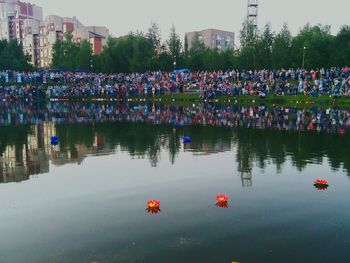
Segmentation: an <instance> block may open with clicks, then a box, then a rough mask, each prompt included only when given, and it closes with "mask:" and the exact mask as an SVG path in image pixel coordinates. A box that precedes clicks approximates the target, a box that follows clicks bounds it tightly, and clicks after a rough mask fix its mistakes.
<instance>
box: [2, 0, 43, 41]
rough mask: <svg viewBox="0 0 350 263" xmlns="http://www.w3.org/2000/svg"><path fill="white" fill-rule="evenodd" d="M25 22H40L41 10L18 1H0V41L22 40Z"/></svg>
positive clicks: (41, 17)
mask: <svg viewBox="0 0 350 263" xmlns="http://www.w3.org/2000/svg"><path fill="white" fill-rule="evenodd" d="M25 20H32V21H36V22H41V21H42V20H43V11H42V8H41V7H39V6H36V5H33V4H30V3H24V2H21V1H19V0H0V39H6V40H8V41H9V40H11V39H17V40H22V37H23V34H24V24H25Z"/></svg>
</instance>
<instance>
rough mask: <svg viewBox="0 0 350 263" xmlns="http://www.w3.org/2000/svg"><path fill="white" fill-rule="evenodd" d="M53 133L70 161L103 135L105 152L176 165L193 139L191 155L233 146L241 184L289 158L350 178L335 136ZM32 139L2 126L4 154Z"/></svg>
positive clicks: (167, 130) (102, 128) (176, 129)
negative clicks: (185, 141)
mask: <svg viewBox="0 0 350 263" xmlns="http://www.w3.org/2000/svg"><path fill="white" fill-rule="evenodd" d="M56 131H57V135H58V136H59V137H60V149H61V150H62V151H69V152H70V155H71V156H77V155H78V151H79V149H77V147H78V145H84V146H85V147H86V148H88V149H91V148H92V147H93V145H94V140H95V135H96V134H101V135H102V136H103V137H104V138H105V145H104V146H103V147H108V148H109V149H108V150H109V151H107V152H109V153H110V152H113V151H114V149H115V148H116V147H119V148H120V149H121V150H122V151H127V152H128V153H129V154H130V155H131V156H133V157H141V158H143V157H147V158H148V159H149V160H150V162H151V164H152V165H153V166H156V165H157V164H158V163H159V160H160V155H161V151H166V152H168V154H169V158H170V161H171V162H172V163H174V162H175V160H176V156H177V155H178V153H179V151H180V149H181V147H182V140H181V137H182V136H184V135H186V136H191V137H192V140H193V143H192V144H191V145H190V146H189V147H190V150H191V151H193V152H195V153H205V154H210V153H216V152H221V151H227V150H230V149H232V146H236V147H235V149H237V150H236V151H237V152H236V161H237V164H238V170H239V172H240V174H241V176H242V178H243V183H244V184H245V185H249V180H248V179H249V178H250V177H251V171H252V165H253V163H254V164H257V165H258V166H259V167H260V168H261V169H264V168H265V167H266V165H267V164H268V163H270V162H271V163H273V164H275V165H276V167H277V169H278V170H279V171H280V170H281V167H282V165H283V164H284V163H285V162H286V160H288V159H290V160H291V162H292V164H293V165H294V166H295V167H297V168H298V169H299V170H303V169H304V168H305V167H306V166H307V164H308V163H310V162H312V163H322V161H323V159H324V157H328V160H329V163H330V165H331V167H332V168H333V169H334V170H337V169H340V168H345V169H346V170H347V171H348V172H349V174H350V159H349V158H348V156H349V154H350V147H349V146H350V138H349V137H341V136H339V135H337V134H326V133H315V132H291V131H278V130H272V129H265V130H258V129H230V128H221V127H212V126H210V127H203V126H173V125H149V124H145V123H137V122H134V123H130V122H113V123H95V124H64V125H63V124H61V125H60V124H58V125H56ZM30 134H31V126H24V125H19V126H8V127H1V128H0V152H1V153H3V152H4V151H5V149H6V147H7V146H16V151H18V152H21V151H22V150H23V149H24V148H23V147H27V146H25V145H26V144H28V141H27V140H28V135H30ZM38 136H39V137H40V136H44V135H43V134H41V135H40V134H39V135H38ZM38 141H39V142H40V141H43V140H38ZM37 147H39V148H40V147H42V146H40V145H38V146H37ZM186 150H187V148H186Z"/></svg>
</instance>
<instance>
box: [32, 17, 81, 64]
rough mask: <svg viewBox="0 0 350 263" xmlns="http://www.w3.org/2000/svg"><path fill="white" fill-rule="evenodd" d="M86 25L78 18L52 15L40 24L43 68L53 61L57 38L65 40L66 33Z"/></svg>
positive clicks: (41, 62)
mask: <svg viewBox="0 0 350 263" xmlns="http://www.w3.org/2000/svg"><path fill="white" fill-rule="evenodd" d="M81 27H84V25H83V24H82V23H80V21H79V20H78V19H77V18H76V17H73V18H68V17H60V16H54V15H50V16H47V17H46V18H45V20H44V21H43V22H42V23H41V25H40V36H39V38H40V41H39V42H40V43H39V46H40V63H39V64H38V65H37V66H39V67H41V68H46V67H49V66H50V65H51V63H52V55H53V46H54V44H55V43H56V41H57V40H61V41H62V40H63V39H64V35H65V34H66V33H72V32H73V31H74V30H76V29H78V28H81Z"/></svg>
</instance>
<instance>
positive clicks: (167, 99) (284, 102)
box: [0, 94, 350, 108]
mask: <svg viewBox="0 0 350 263" xmlns="http://www.w3.org/2000/svg"><path fill="white" fill-rule="evenodd" d="M23 101H25V102H29V101H30V102H83V103H84V102H136V103H145V102H153V103H164V104H165V103H167V104H178V105H186V104H188V103H215V104H224V105H228V104H232V105H268V106H288V107H315V106H318V107H342V108H344V107H349V108H350V98H348V97H339V98H335V97H332V96H331V97H330V96H326V95H322V96H318V97H311V96H305V95H295V96H289V95H287V96H273V95H269V96H267V97H259V96H237V97H229V96H219V97H217V98H215V99H202V98H200V95H199V94H172V95H160V96H154V97H144V96H135V97H125V98H120V97H119V98H117V97H111V96H99V97H92V96H91V97H73V98H67V97H66V98H39V99H36V98H29V99H28V98H26V99H24V98H20V99H2V100H1V102H2V103H6V102H14V103H16V102H23ZM1 102H0V104H1Z"/></svg>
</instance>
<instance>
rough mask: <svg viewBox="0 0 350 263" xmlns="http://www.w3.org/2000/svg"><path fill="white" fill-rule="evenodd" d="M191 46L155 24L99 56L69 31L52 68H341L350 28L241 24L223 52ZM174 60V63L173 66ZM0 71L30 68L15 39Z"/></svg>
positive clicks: (347, 57)
mask: <svg viewBox="0 0 350 263" xmlns="http://www.w3.org/2000/svg"><path fill="white" fill-rule="evenodd" d="M191 44H192V45H191V48H189V46H190V45H189V43H188V39H187V38H186V37H185V39H184V41H182V40H181V38H180V36H179V34H178V33H177V32H176V28H175V26H173V27H172V28H171V30H170V35H169V37H168V39H167V40H165V41H163V40H162V38H161V32H160V29H159V27H158V25H157V24H155V23H152V24H151V26H150V28H149V29H148V30H147V32H136V33H135V32H131V33H129V34H128V35H126V36H122V37H110V38H109V39H108V41H107V45H106V46H105V47H104V49H103V52H102V54H101V55H97V56H95V55H93V53H92V50H91V46H90V43H89V41H87V40H84V41H82V42H81V43H75V42H74V41H73V36H72V35H71V34H66V36H65V38H64V40H63V41H60V40H58V41H57V42H56V43H55V45H54V47H53V61H52V69H67V70H86V71H90V70H92V71H95V72H103V73H112V72H124V73H130V72H145V71H150V70H152V71H153V70H163V71H171V70H173V68H174V67H176V68H189V69H190V70H209V71H213V70H226V69H233V68H235V69H236V68H237V69H280V68H297V67H302V66H303V65H304V66H305V68H307V69H311V68H313V69H316V68H321V67H325V68H330V67H333V66H337V67H342V66H346V65H348V64H349V61H350V26H347V25H344V26H343V27H341V28H340V30H339V31H338V33H337V34H336V35H332V34H331V31H330V26H327V25H314V26H312V25H310V24H307V25H305V26H304V27H303V28H302V29H301V30H300V31H299V32H298V34H297V35H296V36H292V34H291V32H290V30H289V28H288V26H287V24H285V25H284V26H283V27H282V29H281V30H280V31H279V32H273V31H272V29H271V26H270V25H266V26H265V27H264V28H263V29H262V30H257V29H256V28H255V27H254V26H252V25H249V24H248V25H245V26H243V28H242V30H241V32H240V45H239V47H238V48H236V49H234V50H226V51H223V52H221V51H220V50H218V49H210V48H207V47H206V46H205V45H204V43H203V42H202V41H201V40H200V38H199V36H197V37H195V38H194V40H193V42H192V43H191ZM174 62H175V63H176V65H174ZM0 69H17V70H30V69H31V66H30V64H29V57H28V56H27V55H25V54H24V52H23V50H22V46H21V44H19V43H17V42H16V41H10V42H7V41H0Z"/></svg>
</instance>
